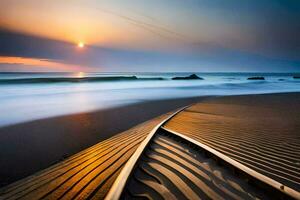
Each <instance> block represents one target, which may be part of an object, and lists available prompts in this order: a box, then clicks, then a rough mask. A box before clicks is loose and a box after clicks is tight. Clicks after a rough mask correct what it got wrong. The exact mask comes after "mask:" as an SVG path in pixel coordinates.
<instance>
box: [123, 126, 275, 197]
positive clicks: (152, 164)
mask: <svg viewBox="0 0 300 200" xmlns="http://www.w3.org/2000/svg"><path fill="white" fill-rule="evenodd" d="M184 141H185V140H184V139H182V138H179V137H174V136H173V135H172V134H170V133H167V134H165V131H163V130H158V131H157V133H156V134H155V136H154V138H153V139H152V140H151V141H150V144H149V145H148V146H147V147H146V150H145V152H144V153H143V155H142V157H141V159H140V161H139V162H138V164H137V167H136V168H135V169H134V171H133V174H132V176H131V177H130V179H129V181H128V183H127V185H126V188H125V190H124V192H123V194H122V197H121V199H135V198H139V197H140V198H141V197H150V199H220V200H221V199H255V198H257V199H270V198H268V196H267V195H266V194H264V192H263V190H260V189H258V188H256V187H254V186H251V185H249V184H248V183H247V181H246V180H245V179H242V178H240V177H237V176H236V175H235V174H234V173H233V171H232V170H230V169H229V168H226V167H224V166H219V165H218V164H217V162H216V161H215V160H214V159H212V158H211V157H207V156H205V154H204V153H203V151H202V150H200V149H198V148H196V146H194V145H193V144H192V143H189V142H187V141H185V142H184Z"/></svg>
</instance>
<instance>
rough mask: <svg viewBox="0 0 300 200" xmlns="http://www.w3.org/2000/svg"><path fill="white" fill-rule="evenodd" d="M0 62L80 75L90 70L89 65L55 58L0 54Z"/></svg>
mask: <svg viewBox="0 0 300 200" xmlns="http://www.w3.org/2000/svg"><path fill="white" fill-rule="evenodd" d="M0 64H9V65H19V66H24V67H28V66H34V67H37V68H44V69H48V70H52V71H79V74H81V75H82V76H83V75H84V73H83V72H82V71H84V70H88V71H89V70H92V68H90V67H82V66H80V65H74V64H67V63H60V62H59V61H57V60H50V59H38V58H25V57H14V56H0Z"/></svg>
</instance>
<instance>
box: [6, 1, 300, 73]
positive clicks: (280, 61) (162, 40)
mask: <svg viewBox="0 0 300 200" xmlns="http://www.w3.org/2000/svg"><path fill="white" fill-rule="evenodd" d="M299 19H300V1H298V0H272V1H271V0H243V1H240V0H226V1H225V0H186V1H182V0H147V1H146V0H43V1H40V0H1V1H0V71H5V72H6V71H99V72H110V71H112V72H127V71H130V72H131V71H138V72H155V71H168V72H169V71H198V72H202V71H204V72H216V71H220V72H227V71H228V72H229V71H230V72H236V71H241V72H245V71H261V72H293V71H298V72H299V71H300V20H299ZM79 43H82V46H83V45H84V46H83V47H82V48H80V47H79V46H78V44H79Z"/></svg>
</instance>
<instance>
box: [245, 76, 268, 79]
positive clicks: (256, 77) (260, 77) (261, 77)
mask: <svg viewBox="0 0 300 200" xmlns="http://www.w3.org/2000/svg"><path fill="white" fill-rule="evenodd" d="M247 80H265V77H263V76H253V77H249V78H247Z"/></svg>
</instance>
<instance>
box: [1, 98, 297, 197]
mask: <svg viewBox="0 0 300 200" xmlns="http://www.w3.org/2000/svg"><path fill="white" fill-rule="evenodd" d="M194 100H195V99H192V100H191V99H190V100H189V101H194ZM198 100H199V99H198ZM182 101H183V102H182V104H187V103H188V102H187V101H186V99H185V100H182ZM173 102H174V101H173ZM299 102H300V93H287V94H268V95H246V96H232V97H217V98H209V99H206V100H204V101H202V102H201V103H198V104H196V105H194V106H191V107H189V108H187V109H186V110H184V111H182V112H180V113H178V114H177V115H175V116H174V117H173V118H172V119H171V120H169V121H168V122H167V123H166V124H165V125H164V127H167V128H170V129H172V130H176V131H178V132H180V133H184V134H185V135H188V136H190V137H191V138H194V139H195V140H197V141H201V142H203V143H205V144H207V145H208V146H211V147H212V148H215V149H217V150H218V151H220V152H222V153H224V154H225V155H227V156H232V155H229V154H228V152H226V151H224V148H225V149H226V148H227V147H228V144H230V145H232V146H230V148H232V149H233V150H234V151H235V155H237V156H240V155H239V154H241V153H242V154H244V155H243V156H244V157H245V158H248V159H249V158H251V159H256V160H255V161H256V162H257V164H258V165H259V164H260V163H261V162H264V164H268V162H267V161H270V158H271V156H270V149H271V150H275V151H276V149H278V148H277V145H281V142H282V141H283V144H284V145H281V148H279V149H280V150H282V152H284V154H281V153H280V152H281V151H279V152H278V151H277V152H276V153H277V155H278V158H276V157H272V159H273V160H272V162H269V163H271V165H269V166H276V165H274V163H278V162H279V161H280V160H284V161H285V162H281V164H282V165H286V167H285V168H286V169H287V170H286V171H283V172H285V173H288V171H289V172H291V169H292V168H295V166H294V164H295V165H298V164H299V163H297V162H296V163H293V162H294V159H295V158H296V160H299V159H298V157H297V155H298V149H299V148H298V146H299V143H300V142H299V133H298V130H299V124H300V123H299V119H300V117H299V112H298V110H299V107H300V105H299ZM149 103H151V104H152V103H153V102H149ZM160 103H161V102H160ZM165 103H166V104H164V103H163V104H159V103H158V104H157V105H156V106H155V105H153V107H152V106H149V107H148V108H149V112H150V111H151V112H153V111H154V110H155V109H156V108H158V107H157V106H158V105H161V106H163V109H165V107H164V106H165V105H169V104H170V102H165ZM175 103H176V104H177V103H178V102H176V101H175ZM189 103H190V102H189ZM175 107H176V106H175ZM144 108H145V107H143V106H142V109H141V113H142V114H141V115H143V113H144ZM128 109H130V110H131V111H132V108H128ZM161 109H162V108H161V107H160V110H159V111H161ZM125 110H126V109H125ZM137 110H138V109H136V110H135V111H137ZM156 112H157V111H156ZM171 113H172V112H170V113H169V114H171ZM118 114H120V113H119V112H118V111H116V116H118ZM130 114H132V115H134V114H133V113H130ZM169 114H167V115H163V116H161V117H158V118H155V119H153V120H150V121H148V122H145V123H143V124H140V125H138V126H136V127H134V128H132V129H129V130H127V131H125V132H123V133H121V134H117V135H115V136H114V137H110V138H109V139H107V140H104V141H103V142H100V143H98V144H96V145H94V146H92V147H90V148H88V149H85V150H84V151H81V152H79V153H77V154H75V155H73V156H71V157H70V158H68V159H66V160H64V161H62V162H59V163H57V164H56V165H54V166H51V167H49V168H47V169H45V170H43V171H40V172H37V173H35V174H34V175H32V176H31V177H28V178H25V179H23V180H21V181H19V182H17V183H14V184H11V185H9V186H8V187H5V188H2V189H1V190H0V194H2V195H3V197H5V198H9V199H17V198H23V199H32V198H33V197H34V198H44V197H45V198H46V197H47V198H58V197H59V198H60V197H62V198H72V197H78V198H82V199H86V198H92V199H93V198H96V199H103V198H104V197H105V195H106V194H107V192H108V191H109V189H110V187H111V185H112V184H113V182H114V180H115V179H116V178H117V176H118V174H119V173H120V171H121V170H122V167H123V166H124V165H125V163H126V162H127V161H128V159H129V158H130V156H131V155H132V154H133V153H134V152H135V149H136V148H137V147H138V146H139V144H140V143H141V142H142V141H143V138H145V137H146V136H147V135H148V134H149V133H150V131H151V130H152V129H153V128H154V127H155V126H156V125H157V124H158V123H159V122H160V121H162V120H163V119H164V118H166V116H168V115H169ZM67 117H70V116H67ZM123 117H124V116H123ZM129 117H132V116H129ZM129 117H128V118H126V117H125V118H126V119H127V120H129ZM62 118H63V119H65V117H62ZM72 119H73V118H72ZM112 119H113V118H112ZM48 120H49V119H48ZM51 120H53V119H51ZM103 120H104V118H103ZM105 120H106V119H105ZM41 121H43V120H41ZM95 121H98V120H96V119H95ZM76 122H79V123H81V121H80V120H78V119H77V121H76V120H75V122H73V123H74V126H75V125H77V124H76ZM53 123H54V122H53ZM56 123H57V121H56ZM46 124H47V123H46ZM39 125H40V124H39ZM71 125H72V124H71ZM199 125H201V126H199ZM36 126H37V125H36ZM52 126H53V124H52ZM80 126H82V124H81V125H77V127H80ZM199 127H200V128H199ZM52 131H53V130H52ZM270 131H271V132H270ZM62 133H63V132H62ZM83 133H84V132H83ZM203 133H206V134H205V137H204V138H201V136H202V134H203ZM208 133H209V134H208ZM232 133H237V134H236V135H234V136H236V137H238V136H240V135H242V136H246V139H247V140H245V141H246V142H252V143H251V144H250V146H249V145H248V146H247V144H244V143H243V140H237V138H230V137H229V140H228V138H226V137H228V136H230V134H232ZM243 133H245V134H243ZM259 133H261V134H259ZM160 134H161V133H160V132H157V133H156V134H155V136H154V139H153V140H151V144H150V145H149V146H148V148H149V149H148V150H147V151H145V152H144V154H143V155H142V157H141V158H142V159H141V161H143V162H141V163H140V164H141V165H139V167H138V168H136V169H137V171H134V173H138V174H135V175H134V176H136V178H137V179H139V180H137V179H135V180H134V181H138V182H139V184H138V185H137V184H133V188H132V187H130V183H131V179H130V181H129V186H128V188H127V190H125V192H126V191H127V192H128V191H129V192H130V194H129V195H137V196H139V195H140V192H141V191H144V192H142V194H145V189H146V190H147V192H148V195H150V196H151V195H157V194H159V195H166V197H172V195H173V197H174V196H176V197H177V198H181V197H182V198H183V199H184V196H185V197H186V198H193V197H195V198H196V197H201V198H206V197H210V198H219V197H222V198H226V199H241V198H243V199H248V198H249V199H251V198H252V197H258V198H263V199H265V198H267V197H266V196H265V195H267V196H269V194H268V193H265V191H264V192H263V193H262V191H263V190H257V188H253V187H252V186H251V184H248V183H247V182H248V181H247V180H246V182H245V179H243V180H241V179H239V177H238V176H236V175H237V174H236V172H234V171H233V172H232V171H229V172H228V170H226V169H224V167H223V166H222V165H218V162H216V161H215V160H214V159H211V158H207V157H206V155H204V157H203V155H200V154H199V152H197V148H195V147H194V146H193V145H190V144H187V143H182V141H181V142H180V141H179V140H178V139H175V140H174V136H172V137H171V138H167V137H166V136H167V135H165V134H164V133H162V135H160ZM217 134H219V135H217ZM220 134H221V135H220ZM282 134H284V135H282ZM251 135H254V136H257V138H259V140H258V141H257V142H255V141H254V142H253V138H251V141H250V140H248V138H250V136H251ZM258 136H259V137H258ZM261 136H262V137H261ZM221 137H223V138H221ZM220 138H221V140H222V142H223V143H222V147H223V149H222V148H218V145H219V143H220V141H221V140H220ZM254 138H255V137H254ZM266 138H269V140H268V141H269V143H270V145H271V146H270V147H269V146H268V142H265V143H263V144H261V143H260V141H264V140H265V139H266ZM285 138H287V139H286V140H285ZM212 141H214V143H213V142H212ZM235 141H238V142H235ZM76 142H81V140H78V139H77V140H76ZM45 143H46V142H45ZM212 144H215V146H213V145H212ZM239 144H242V145H240V146H239ZM219 146H220V145H219ZM258 146H260V147H262V149H260V150H258ZM244 147H247V148H246V150H248V151H245V149H243V148H244ZM271 147H272V148H273V147H276V148H273V149H272V148H271ZM237 148H238V151H237ZM49 149H50V150H53V151H55V147H51V148H49V147H48V151H49ZM227 149H228V148H227ZM222 150H223V151H222ZM266 150H267V151H266ZM253 151H256V154H253ZM291 151H292V152H291ZM58 152H59V151H58ZM247 153H248V154H247ZM260 153H264V156H265V160H263V158H262V156H260ZM271 153H272V152H271ZM249 155H251V157H249ZM254 155H257V156H258V157H259V156H260V157H259V159H260V160H258V159H257V157H255V156H254ZM277 155H276V156H277ZM1 159H2V158H1ZM235 159H236V158H235ZM28 160H30V161H35V163H37V164H38V163H39V161H38V160H31V159H28ZM28 160H27V162H28ZM236 160H237V159H236ZM2 163H3V162H2V161H1V164H2ZM288 163H292V164H290V165H287V164H288ZM25 164H26V163H25ZM243 164H245V165H247V163H245V162H243ZM266 166H267V167H268V165H266ZM276 167H281V165H277V166H276ZM20 169H22V166H20ZM297 169H299V168H297V167H296V171H295V172H292V173H298V171H297ZM143 170H144V171H143ZM145 170H148V172H146V174H145ZM155 170H156V172H155ZM157 170H159V173H158V172H157ZM258 170H259V168H258ZM260 172H261V171H260ZM149 174H150V176H149ZM151 174H152V175H151ZM153 177H155V178H153ZM166 178H167V179H172V180H171V183H170V181H168V180H167V179H166ZM154 179H155V180H154ZM174 181H175V182H176V185H175V186H174ZM279 181H281V180H279ZM296 181H297V180H296ZM162 183H163V184H162ZM172 184H173V185H172ZM142 185H144V186H143V187H142ZM137 186H139V187H137ZM140 186H141V187H140ZM289 186H291V187H293V184H291V185H289ZM149 188H150V189H149ZM151 188H152V189H151ZM131 189H134V190H131ZM296 189H297V188H296ZM153 190H154V192H153ZM124 195H125V196H126V194H125V193H124ZM180 195H181V196H180ZM182 195H183V196H182ZM186 195H187V196H186ZM10 197H11V198H10ZM276 197H278V198H280V195H279V196H276ZM272 199H273V198H272Z"/></svg>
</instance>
